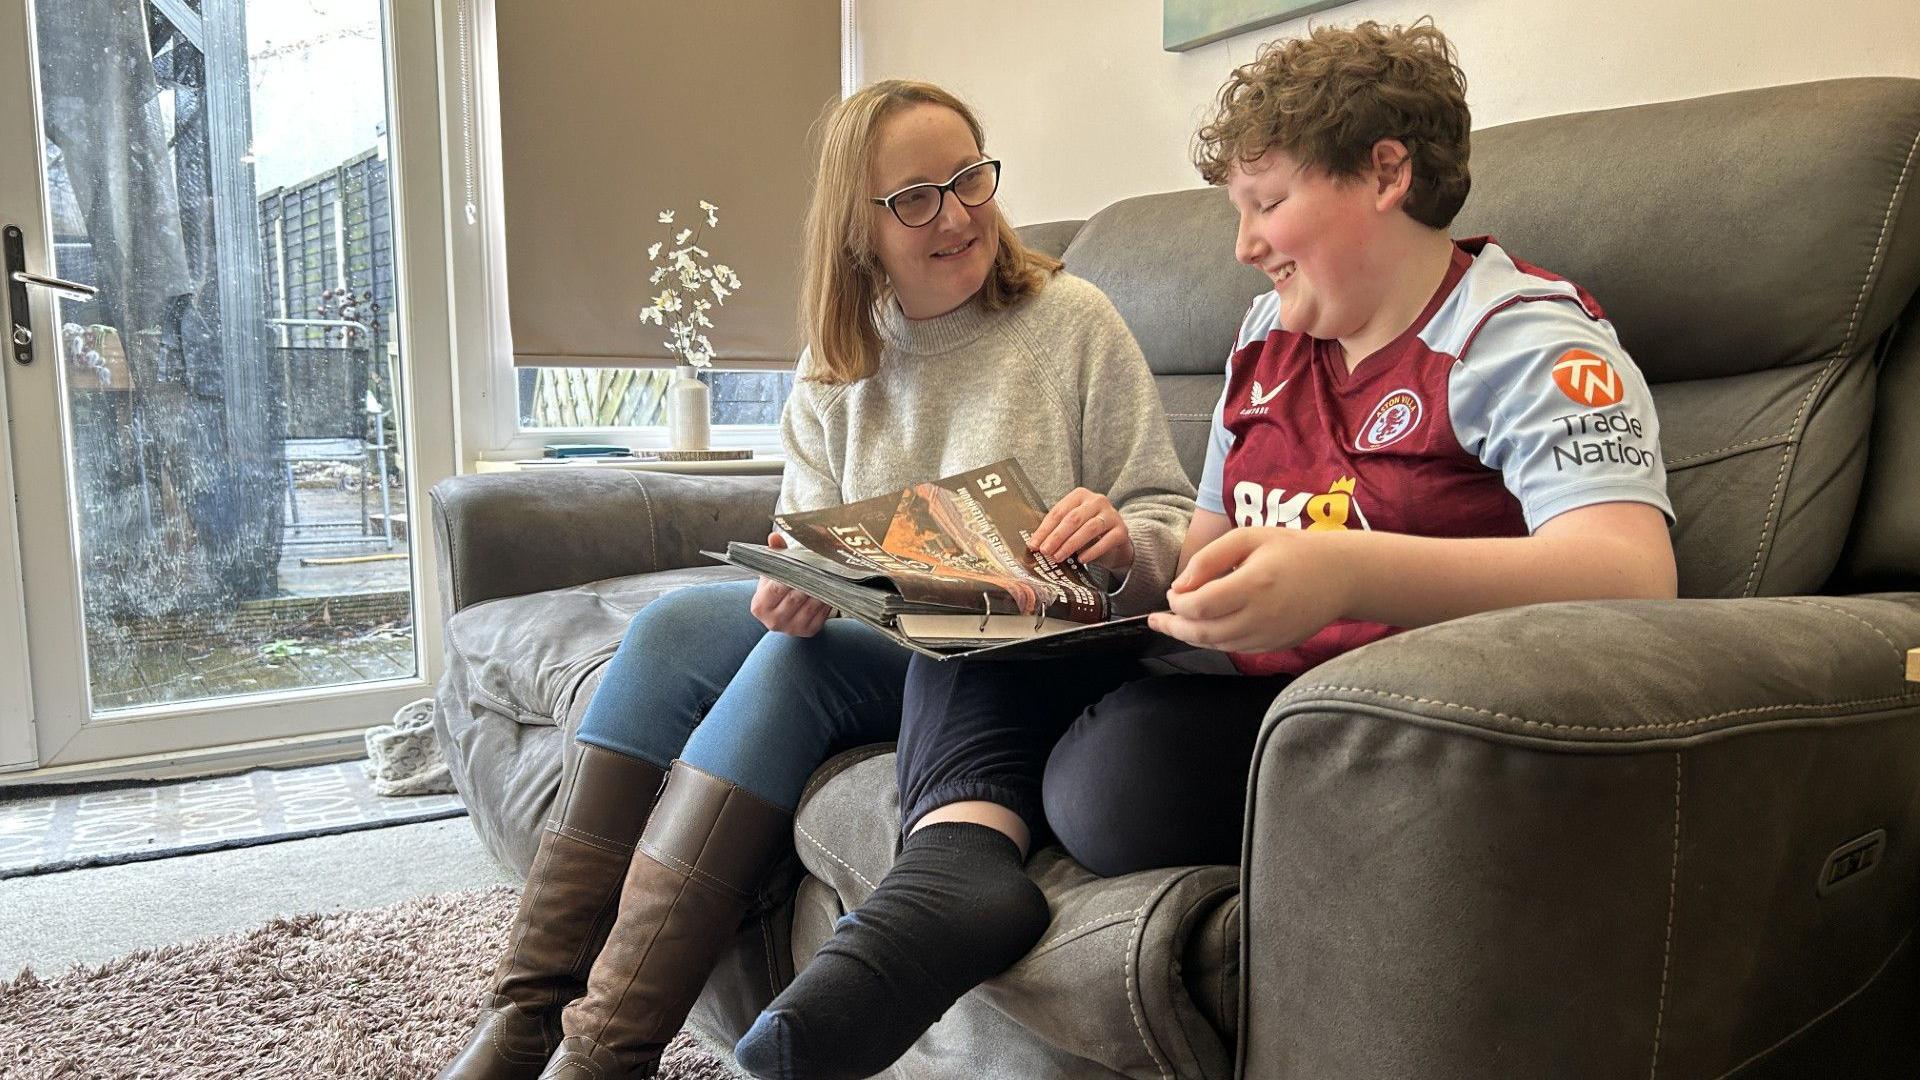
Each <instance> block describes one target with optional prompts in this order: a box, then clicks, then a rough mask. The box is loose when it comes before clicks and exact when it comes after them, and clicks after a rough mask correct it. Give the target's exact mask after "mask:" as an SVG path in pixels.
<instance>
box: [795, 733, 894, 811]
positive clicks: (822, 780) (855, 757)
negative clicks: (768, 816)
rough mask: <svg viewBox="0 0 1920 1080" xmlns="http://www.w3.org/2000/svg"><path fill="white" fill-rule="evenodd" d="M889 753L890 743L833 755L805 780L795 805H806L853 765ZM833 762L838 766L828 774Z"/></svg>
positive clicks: (874, 744)
mask: <svg viewBox="0 0 1920 1080" xmlns="http://www.w3.org/2000/svg"><path fill="white" fill-rule="evenodd" d="M891 753H893V744H892V743H873V744H871V745H868V746H863V747H860V748H859V749H856V750H848V751H845V752H843V753H839V754H835V755H834V756H833V757H832V758H829V759H828V761H827V762H826V764H823V765H822V766H821V767H820V768H818V769H815V770H814V773H813V775H812V776H811V777H809V778H808V779H807V786H806V787H804V788H802V789H801V790H800V801H799V802H798V803H796V804H795V805H797V806H805V805H807V800H808V799H811V798H813V796H814V794H815V793H816V792H818V791H819V790H820V789H821V788H823V787H826V786H827V785H828V784H829V783H831V782H832V781H833V779H834V778H835V777H837V776H839V775H840V774H841V773H844V772H846V771H847V770H848V769H851V768H853V767H854V766H855V765H858V764H860V763H861V762H863V761H866V760H867V759H869V758H877V757H879V756H880V755H882V754H891ZM842 758H845V759H846V760H845V761H841V760H840V759H842ZM834 762H839V764H835V765H834V768H833V771H832V772H828V771H827V768H826V765H827V764H833V763H834Z"/></svg>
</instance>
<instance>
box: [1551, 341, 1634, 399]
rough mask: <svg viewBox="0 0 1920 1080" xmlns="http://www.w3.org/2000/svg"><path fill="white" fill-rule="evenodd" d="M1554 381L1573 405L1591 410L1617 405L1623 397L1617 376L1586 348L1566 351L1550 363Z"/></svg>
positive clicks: (1622, 388)
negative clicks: (1583, 406)
mask: <svg viewBox="0 0 1920 1080" xmlns="http://www.w3.org/2000/svg"><path fill="white" fill-rule="evenodd" d="M1553 382H1554V385H1555V386H1558V387H1559V388H1560V392H1561V393H1563V394H1565V395H1567V397H1569V398H1571V399H1572V400H1573V401H1574V403H1575V404H1579V405H1585V406H1587V407H1588V408H1590V409H1604V408H1606V407H1607V406H1609V405H1618V404H1619V403H1620V399H1621V398H1622V397H1624V396H1626V387H1625V386H1623V385H1622V384H1621V382H1620V373H1619V372H1617V371H1615V370H1613V365H1611V364H1609V363H1607V362H1606V361H1605V360H1602V359H1600V358H1599V357H1598V356H1595V355H1594V354H1593V353H1590V352H1588V351H1587V350H1585V349H1568V350H1567V351H1566V352H1564V353H1561V354H1560V359H1558V360H1556V361H1554V363H1553Z"/></svg>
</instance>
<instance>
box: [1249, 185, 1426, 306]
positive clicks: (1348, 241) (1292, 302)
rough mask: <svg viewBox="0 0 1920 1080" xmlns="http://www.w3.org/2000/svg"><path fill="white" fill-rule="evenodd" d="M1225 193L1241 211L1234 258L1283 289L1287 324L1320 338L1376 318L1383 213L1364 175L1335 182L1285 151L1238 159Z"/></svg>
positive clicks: (1381, 287) (1380, 295) (1381, 288)
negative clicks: (1243, 161)
mask: <svg viewBox="0 0 1920 1080" xmlns="http://www.w3.org/2000/svg"><path fill="white" fill-rule="evenodd" d="M1226 187H1227V197H1228V198H1229V199H1230V200H1232V202H1233V206H1234V209H1236V210H1238V211H1239V212H1240V229H1239V232H1238V233H1237V235H1236V236H1235V239H1234V251H1233V253H1234V257H1235V258H1237V259H1239V260H1240V261H1241V262H1243V263H1246V264H1247V265H1248V266H1253V267H1257V268H1258V269H1260V270H1262V271H1264V272H1265V273H1266V275H1267V277H1268V278H1270V279H1272V281H1273V288H1274V291H1275V292H1277V293H1279V294H1280V298H1281V299H1280V312H1281V322H1282V323H1283V324H1284V325H1285V326H1286V328H1287V329H1288V330H1292V331H1295V332H1297V333H1303V334H1308V335H1310V336H1312V337H1316V338H1321V339H1323V340H1335V339H1340V338H1349V337H1352V336H1354V335H1356V334H1358V333H1359V332H1360V331H1361V330H1362V329H1363V328H1364V327H1366V326H1367V325H1368V324H1369V323H1370V322H1371V321H1372V320H1373V318H1374V316H1375V314H1376V312H1377V311H1378V310H1379V308H1380V306H1381V303H1382V301H1383V300H1384V293H1385V289H1384V286H1385V284H1386V282H1385V281H1384V279H1383V277H1382V275H1380V274H1379V273H1378V272H1377V267H1376V265H1375V262H1376V260H1377V258H1378V256H1379V255H1380V254H1381V253H1380V252H1377V251H1375V250H1373V249H1374V248H1376V247H1378V246H1379V241H1380V240H1382V239H1383V236H1382V232H1383V230H1384V229H1385V228H1386V220H1387V219H1386V213H1392V214H1399V210H1398V209H1397V207H1396V208H1393V209H1390V210H1387V211H1386V213H1383V212H1382V209H1381V207H1380V205H1379V202H1380V200H1379V198H1378V195H1379V192H1378V191H1377V190H1376V187H1375V185H1374V184H1372V183H1369V182H1366V181H1365V180H1336V179H1335V178H1334V177H1332V176H1331V175H1329V174H1328V173H1327V172H1326V171H1325V170H1324V169H1319V168H1308V167H1304V166H1302V165H1301V164H1300V163H1299V162H1297V161H1295V160H1294V159H1293V157H1292V156H1291V155H1289V154H1287V153H1286V152H1285V151H1282V150H1269V151H1267V152H1266V154H1265V155H1263V156H1262V157H1260V158H1259V160H1257V161H1253V162H1249V163H1243V164H1236V165H1234V166H1233V168H1232V170H1231V171H1230V172H1229V173H1228V175H1227V185H1226Z"/></svg>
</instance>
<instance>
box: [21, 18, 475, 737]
mask: <svg viewBox="0 0 1920 1080" xmlns="http://www.w3.org/2000/svg"><path fill="white" fill-rule="evenodd" d="M431 8H432V5H430V4H420V5H396V6H395V8H394V9H393V10H389V9H388V7H387V5H386V4H385V3H384V2H383V0H300V2H297V3H289V2H287V0H0V50H4V54H0V230H4V236H0V241H4V244H3V246H4V247H5V249H6V256H7V266H6V277H5V280H4V282H0V284H4V285H5V286H6V288H5V289H4V290H3V291H4V293H5V295H6V299H7V303H6V305H5V310H6V313H7V314H6V321H5V322H4V323H0V328H4V329H5V331H6V332H7V334H8V340H7V342H5V347H6V348H7V350H8V353H7V358H6V360H5V361H4V370H5V387H6V400H7V406H8V410H7V411H8V419H9V426H8V430H7V431H6V432H5V434H6V440H5V447H4V448H0V458H4V461H0V463H4V464H5V465H6V475H5V476H0V494H4V493H5V491H6V486H7V485H9V484H10V485H11V487H12V489H13V494H14V496H15V499H14V500H11V505H12V506H13V507H14V508H15V509H16V513H15V515H14V517H13V518H12V520H7V519H6V518H5V517H4V511H0V535H4V536H6V537H7V539H4V540H0V680H5V685H7V686H8V687H10V688H11V689H12V695H11V696H9V695H8V693H6V692H5V691H0V769H8V768H12V769H19V768H23V767H25V768H31V767H33V766H36V765H37V766H40V767H49V766H56V765H70V764H84V763H88V762H105V761H110V760H120V759H128V758H138V757H142V756H148V755H169V754H176V755H177V754H181V753H183V752H189V751H200V750H205V749H207V748H210V747H220V746H232V745H234V744H244V743H269V742H271V741H272V740H294V739H299V738H306V737H312V736H315V735H317V734H319V733H325V732H337V731H348V730H350V729H353V728H364V727H366V726H369V725H372V724H375V723H380V722H384V721H385V720H386V719H388V718H389V717H390V716H391V714H392V712H393V710H394V708H397V707H398V706H399V705H400V704H402V703H404V702H405V701H407V700H410V699H412V698H415V697H419V696H422V694H423V693H424V692H425V687H426V686H427V685H428V680H429V678H430V676H431V675H432V674H433V672H432V671H431V670H430V668H431V666H432V665H431V664H430V662H429V660H430V658H432V657H435V656H437V653H438V641H437V634H436V633H434V628H432V627H431V626H428V627H426V628H425V629H424V632H423V622H426V623H430V622H431V620H423V618H422V614H423V612H425V611H428V610H431V608H430V606H429V605H428V603H427V602H428V601H429V599H430V598H429V597H428V596H427V595H426V591H427V588H429V587H430V575H423V574H422V573H421V554H422V552H421V544H420V541H421V537H420V530H418V529H416V528H415V525H416V523H419V522H422V521H423V520H424V518H423V515H421V514H418V513H414V512H412V511H413V509H414V508H415V507H417V506H423V505H424V502H423V500H422V498H421V493H422V491H423V490H424V488H425V487H426V486H427V485H429V484H430V483H431V481H432V480H433V479H435V478H437V476H438V475H445V474H446V473H449V472H451V462H452V451H451V428H450V424H449V423H448V421H447V419H446V417H445V410H443V409H441V408H438V407H437V403H438V402H440V401H441V400H442V399H444V398H445V397H446V396H447V393H446V391H447V386H446V383H447V379H448V375H447V371H446V367H447V365H445V363H444V360H443V361H442V362H441V363H440V364H438V365H432V364H429V365H416V364H414V363H413V362H412V361H413V358H414V357H415V356H416V355H437V356H441V357H444V356H445V351H444V346H445V331H444V324H445V321H446V320H445V318H444V314H445V296H444V289H443V287H441V286H436V285H434V284H433V282H434V281H435V275H434V271H435V270H440V271H441V273H440V274H439V279H440V280H444V263H443V262H441V261H439V260H440V258H442V256H439V255H437V254H436V253H435V251H434V247H433V245H434V244H437V243H438V239H437V238H438V237H439V236H440V235H441V224H440V221H439V220H437V219H438V218H439V216H440V215H439V214H438V211H437V202H436V200H437V199H438V192H439V190H440V187H441V185H440V183H439V172H438V164H437V161H438V155H437V153H436V152H435V148H436V147H437V139H438V128H437V110H436V109H434V108H432V107H431V104H432V102H433V101H434V97H433V95H435V94H436V93H437V88H438V80H437V78H435V77H434V74H433V67H434V61H433V57H434V50H433V32H434V31H433V25H432V23H433V12H432V10H431ZM408 41H413V42H417V43H419V44H416V45H412V46H409V45H408V44H407V42H408ZM408 48H412V49H413V55H415V56H417V57H423V58H424V60H425V64H424V67H425V68H426V69H427V70H426V72H424V73H418V72H416V74H415V75H414V77H413V78H411V79H410V80H409V81H408V82H406V83H402V82H400V81H399V80H397V79H396V78H395V77H394V76H395V75H396V74H397V73H398V72H400V71H401V70H402V67H401V66H399V65H396V63H395V60H396V58H397V57H399V56H401V55H403V54H405V53H406V50H407V49H408ZM420 66H422V65H418V64H416V65H415V67H420ZM403 99H405V100H403ZM416 118H418V120H419V124H418V126H419V127H420V128H421V129H422V130H413V127H414V126H415V125H414V124H413V122H414V121H415V120H416ZM417 147H418V148H425V150H426V152H424V153H423V152H418V151H417V150H415V148H417ZM409 170H410V171H409ZM403 174H404V182H403ZM403 190H408V191H412V192H414V193H415V197H414V198H412V199H411V200H409V199H407V198H403V197H402V195H401V192H402V191H403ZM409 207H415V208H417V209H419V210H426V211H428V212H431V213H432V215H433V219H430V220H426V221H424V222H423V223H422V227H421V228H419V229H418V230H417V231H418V232H419V234H420V235H421V236H422V237H424V238H426V242H425V243H422V244H420V245H413V244H409V243H408V242H407V240H408V238H409V236H410V235H412V233H411V232H410V231H409V230H407V229H406V228H405V223H406V222H407V221H408V220H409V217H408V209H409ZM420 282H424V283H425V284H424V286H422V285H420V284H417V283H420ZM436 325H438V326H439V327H440V329H438V330H437V331H436V329H435V327H436ZM416 367H421V368H423V369H424V370H415V368H416ZM423 403H424V406H425V407H424V409H423ZM9 541H11V543H10V542H9ZM9 586H11V587H12V588H11V590H10V588H9ZM15 631H17V633H14V634H13V636H14V637H20V638H23V640H21V641H18V642H15V641H13V639H12V637H10V633H12V632H15ZM429 639H432V640H429ZM23 688H24V689H26V690H28V691H29V692H28V693H22V692H21V690H22V689H23Z"/></svg>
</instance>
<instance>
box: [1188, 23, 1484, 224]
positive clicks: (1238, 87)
mask: <svg viewBox="0 0 1920 1080" xmlns="http://www.w3.org/2000/svg"><path fill="white" fill-rule="evenodd" d="M1471 127H1472V116H1471V114H1469V112H1468V111H1467V76H1466V73H1465V72H1463V71H1461V70H1460V65H1459V63H1458V62H1457V61H1456V59H1455V57H1454V51H1453V45H1452V43H1451V42H1449V41H1448V40H1447V38H1446V35H1445V34H1442V33H1441V32H1440V30H1439V28H1438V27H1436V26H1434V25H1433V23H1432V21H1431V20H1430V19H1421V20H1419V21H1418V22H1415V23H1414V24H1413V25H1411V26H1382V25H1380V24H1379V23H1377V22H1373V21H1371V20H1369V21H1367V22H1363V23H1360V24H1359V25H1357V26H1354V27H1351V28H1343V27H1333V26H1320V27H1315V28H1314V29H1313V30H1312V31H1310V32H1309V33H1308V35H1307V36H1306V37H1303V38H1294V39H1291V40H1286V41H1275V42H1270V43H1268V44H1266V45H1263V46H1261V47H1260V52H1259V53H1258V54H1257V55H1256V56H1255V58H1254V60H1253V62H1252V63H1249V64H1244V65H1242V66H1240V67H1238V68H1235V69H1234V72H1233V75H1232V76H1230V77H1229V78H1228V79H1227V82H1226V85H1224V86H1222V87H1221V88H1220V96H1219V102H1218V108H1217V110H1216V111H1215V113H1214V117H1213V120H1212V122H1211V123H1209V124H1207V125H1206V126H1205V127H1202V128H1201V129H1200V132H1199V135H1198V136H1197V138H1196V140H1195V143H1196V145H1195V147H1194V155H1193V163H1194V165H1195V166H1197V167H1198V168H1199V170H1200V175H1201V176H1202V177H1205V178H1206V181H1207V182H1208V183H1209V184H1223V183H1226V180H1227V173H1228V171H1229V170H1230V169H1231V168H1232V167H1233V165H1234V164H1235V163H1251V162H1254V161H1258V160H1259V159H1260V158H1261V157H1262V156H1264V155H1265V154H1266V153H1267V151H1269V150H1280V151H1282V152H1284V153H1285V154H1287V155H1288V156H1289V157H1291V158H1293V159H1294V160H1296V161H1298V162H1300V163H1301V164H1302V165H1305V166H1308V167H1309V168H1315V167H1317V168H1321V169H1324V170H1326V171H1327V172H1328V173H1329V174H1331V175H1333V176H1335V177H1341V178H1352V177H1357V176H1359V175H1361V173H1362V172H1363V170H1365V169H1366V168H1367V166H1368V164H1369V163H1370V161H1371V160H1372V156H1373V145H1374V144H1375V143H1376V142H1379V141H1380V140H1381V139H1398V140H1400V141H1401V142H1403V143H1405V144H1406V147H1407V150H1408V152H1409V153H1410V154H1411V155H1412V162H1411V164H1412V168H1413V186H1412V189H1411V190H1410V191H1409V192H1408V194H1407V200H1406V202H1405V203H1403V204H1402V205H1403V206H1404V207H1405V209H1406V211H1407V214H1408V215H1409V216H1411V217H1412V218H1413V219H1414V220H1415V221H1418V222H1420V223H1421V224H1423V225H1429V226H1431V227H1433V228H1436V229H1444V228H1446V227H1447V226H1448V225H1449V224H1451V223H1452V222H1453V217H1454V215H1455V214H1457V213H1459V212H1460V205H1461V204H1462V203H1464V202H1466V201H1467V189H1468V187H1469V186H1470V180H1469V177H1468V173H1467V149H1468V141H1469V131H1470V129H1471Z"/></svg>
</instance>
